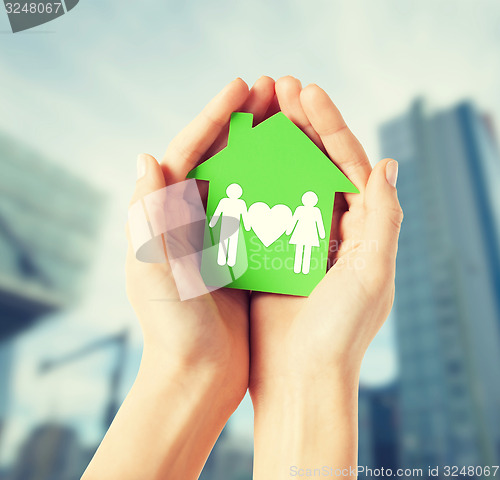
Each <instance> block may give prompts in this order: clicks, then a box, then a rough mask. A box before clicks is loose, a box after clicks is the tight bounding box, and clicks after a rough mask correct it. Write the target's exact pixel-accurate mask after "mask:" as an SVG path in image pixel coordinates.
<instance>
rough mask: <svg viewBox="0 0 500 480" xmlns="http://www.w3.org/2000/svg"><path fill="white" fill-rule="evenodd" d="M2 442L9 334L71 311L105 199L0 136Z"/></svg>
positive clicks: (60, 170) (28, 151) (10, 350)
mask: <svg viewBox="0 0 500 480" xmlns="http://www.w3.org/2000/svg"><path fill="white" fill-rule="evenodd" d="M0 196H1V201H0V436H1V429H2V423H3V420H4V418H5V414H6V409H7V408H8V395H9V377H10V366H11V360H12V355H13V354H14V352H13V348H12V345H11V343H10V342H11V339H12V337H13V335H15V334H17V333H19V332H21V331H23V330H24V329H26V328H28V327H29V326H30V325H32V324H33V323H35V322H36V321H37V320H38V319H40V318H41V317H42V316H43V315H45V314H47V313H50V312H53V311H55V310H58V309H60V308H62V307H64V306H67V305H70V304H71V302H73V301H74V300H75V299H76V297H77V293H78V291H79V289H80V287H81V273H82V270H83V268H84V267H85V266H86V265H87V263H88V259H89V258H90V257H91V254H92V246H93V241H94V238H95V234H96V230H97V227H98V219H99V217H100V215H99V212H100V210H101V208H102V202H103V197H102V195H101V194H100V193H98V192H96V191H94V190H93V189H92V188H90V187H89V186H87V184H86V183H84V182H82V181H81V180H79V179H78V178H76V177H75V176H73V175H71V174H70V173H68V172H67V171H65V170H64V169H62V168H61V167H58V166H56V165H53V164H51V163H49V162H48V161H47V160H46V159H45V158H43V157H42V156H40V155H39V154H37V153H36V152H33V151H31V150H30V149H28V148H26V147H25V146H24V144H23V143H21V142H18V141H14V140H12V139H11V138H8V137H6V136H4V135H1V134H0Z"/></svg>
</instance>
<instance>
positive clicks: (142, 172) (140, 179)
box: [130, 153, 166, 205]
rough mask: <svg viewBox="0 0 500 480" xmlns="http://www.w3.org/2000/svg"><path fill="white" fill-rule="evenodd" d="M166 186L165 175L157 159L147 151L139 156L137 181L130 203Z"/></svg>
mask: <svg viewBox="0 0 500 480" xmlns="http://www.w3.org/2000/svg"><path fill="white" fill-rule="evenodd" d="M165 186H166V183H165V177H164V176H163V172H162V169H161V167H160V165H159V164H158V162H157V161H156V159H155V158H154V157H153V156H151V155H148V154H146V153H141V154H140V155H139V156H138V157H137V181H136V183H135V190H134V193H133V194H132V199H131V200H130V204H131V205H132V204H134V203H135V202H137V201H138V200H140V199H141V198H144V197H145V196H146V195H148V194H149V193H152V192H154V191H156V190H159V189H160V188H163V187H165Z"/></svg>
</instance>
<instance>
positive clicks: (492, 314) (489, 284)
mask: <svg viewBox="0 0 500 480" xmlns="http://www.w3.org/2000/svg"><path fill="white" fill-rule="evenodd" d="M491 131H492V130H491V128H490V127H489V125H488V124H487V123H486V122H484V121H483V117H481V116H480V115H479V114H478V113H477V112H476V111H475V109H474V107H473V106H472V105H471V104H469V103H463V104H460V105H458V106H455V107H453V108H450V109H448V110H445V111H441V112H438V113H433V114H429V113H427V112H426V109H425V107H424V104H423V103H422V101H417V102H415V103H414V104H413V105H412V107H411V108H410V109H409V111H408V112H407V113H405V114H404V115H402V116H400V117H398V118H396V119H394V120H392V121H390V122H387V123H386V124H385V125H383V126H382V128H381V130H380V138H381V145H382V152H383V155H384V156H389V157H394V158H396V159H397V160H398V161H399V165H400V171H399V179H398V191H399V197H400V201H401V205H402V207H403V210H404V212H405V220H404V222H403V226H402V230H401V237H400V243H399V253H398V260H397V273H396V292H397V294H396V303H395V305H396V335H397V343H398V352H399V360H400V375H401V378H400V398H401V401H400V404H401V411H400V415H401V418H400V424H401V430H400V435H401V439H400V443H401V465H403V466H404V467H422V468H426V467H427V465H488V464H489V465H491V464H494V462H495V460H496V461H498V458H499V457H498V456H499V454H500V429H499V428H498V425H500V423H499V422H500V419H499V414H500V380H499V377H498V365H500V333H499V324H500V308H499V302H500V277H499V276H500V262H499V258H500V255H499V248H500V244H499V241H498V240H499V230H498V227H499V225H498V210H496V209H497V207H498V203H497V198H498V194H497V193H496V189H498V186H499V181H500V174H499V168H500V160H499V157H498V152H497V149H496V146H495V142H494V139H493V138H492V135H491Z"/></svg>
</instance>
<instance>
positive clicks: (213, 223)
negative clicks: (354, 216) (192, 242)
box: [188, 112, 358, 296]
mask: <svg viewBox="0 0 500 480" xmlns="http://www.w3.org/2000/svg"><path fill="white" fill-rule="evenodd" d="M252 122H253V115H252V114H250V113H240V112H235V113H233V114H232V115H231V122H230V126H229V138H228V145H227V147H226V148H225V149H223V150H221V151H220V152H219V153H217V154H216V155H214V156H213V157H211V158H209V159H208V160H206V161H205V162H203V163H202V164H201V165H199V166H198V167H196V168H195V169H193V170H192V171H191V172H190V173H189V174H188V177H189V178H196V179H198V180H207V181H208V182H209V191H208V201H207V220H208V222H207V225H206V227H205V234H204V243H203V245H204V250H203V253H202V262H201V274H202V277H203V279H204V281H205V283H206V285H208V286H213V287H217V286H226V287H230V288H240V289H246V290H257V291H262V292H273V293H284V294H290V295H301V296H307V295H309V294H310V293H311V292H312V290H313V289H314V287H315V286H316V285H317V284H318V283H319V281H320V280H321V279H322V278H323V277H324V275H325V273H326V269H327V261H328V248H329V238H330V229H331V221H332V213H333V202H334V198H335V192H351V193H358V190H357V189H356V187H355V186H354V185H353V184H352V183H351V182H350V181H349V180H348V179H347V177H346V176H345V175H344V174H343V173H342V172H341V171H340V170H339V169H338V168H337V167H336V166H335V165H334V164H333V163H332V161H331V160H330V159H329V158H328V157H327V156H326V155H325V154H324V153H323V152H322V151H321V150H320V149H319V148H318V147H317V146H316V145H315V144H314V143H313V142H312V141H311V140H310V139H309V137H307V135H305V134H304V133H303V132H302V131H301V130H300V129H299V128H298V127H297V126H296V125H295V124H294V123H293V122H292V121H291V120H289V119H288V118H287V117H286V116H285V115H284V114H283V113H281V112H280V113H277V114H276V115H274V116H272V117H270V118H269V119H267V120H265V121H264V122H262V123H260V124H259V125H257V126H256V127H253V128H252Z"/></svg>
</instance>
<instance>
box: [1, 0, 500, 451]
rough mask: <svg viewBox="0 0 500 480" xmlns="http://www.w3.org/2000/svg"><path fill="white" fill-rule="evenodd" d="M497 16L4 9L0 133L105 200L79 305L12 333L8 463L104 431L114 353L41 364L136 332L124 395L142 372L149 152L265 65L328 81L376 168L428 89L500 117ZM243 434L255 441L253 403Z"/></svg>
mask: <svg viewBox="0 0 500 480" xmlns="http://www.w3.org/2000/svg"><path fill="white" fill-rule="evenodd" d="M2 8H3V7H2ZM0 10H1V8H0ZM499 24H500V3H498V2H497V1H496V0H489V1H487V0H478V1H476V2H468V1H464V0H462V1H452V0H443V1H442V2H435V1H429V0H421V1H419V2H411V1H409V0H390V1H389V0H378V1H376V2H374V1H371V0H366V1H356V0H353V1H349V2H347V1H332V0H328V1H319V0H309V1H307V2H306V1H298V0H290V1H284V0H278V1H273V2H269V1H264V0H255V1H254V2H252V3H251V4H250V3H248V2H234V1H228V0H223V1H203V2H202V1H193V2H172V1H160V0H157V1H153V0H143V1H141V2H123V1H118V0H109V1H107V2H102V1H97V0H81V1H80V3H79V4H78V6H77V7H76V8H75V9H73V10H72V11H71V12H70V13H68V14H67V15H64V16H63V17H60V18H59V19H57V20H55V21H53V22H51V23H49V24H46V25H44V26H41V27H38V28H36V29H34V30H31V31H27V32H25V33H18V34H15V35H13V34H12V33H9V25H8V21H7V16H6V15H3V13H2V12H1V11H0V44H1V45H0V71H1V75H0V108H1V109H2V110H3V115H0V130H1V131H2V132H4V133H6V134H9V135H11V136H13V137H14V138H17V139H18V140H19V141H21V142H23V143H25V144H26V145H29V146H31V147H32V148H33V149H34V150H36V151H37V152H39V153H41V154H43V155H44V156H45V157H47V158H48V159H50V161H51V162H54V163H59V164H61V165H63V166H64V167H65V168H67V169H68V170H70V171H71V172H74V173H75V174H76V175H78V176H79V177H81V178H82V179H84V180H85V181H86V182H87V183H89V184H90V185H92V186H93V187H94V188H96V189H98V190H99V191H101V192H103V193H104V194H105V196H106V202H105V205H104V207H103V211H102V212H101V215H102V216H103V222H102V228H101V231H100V234H99V237H98V238H97V239H96V250H95V255H94V256H93V258H91V259H89V262H90V263H91V267H90V269H89V272H88V274H87V277H86V287H85V290H84V291H83V292H82V299H81V301H80V302H79V303H78V304H76V305H74V306H73V307H71V308H70V309H69V311H66V312H62V313H59V314H57V315H54V316H52V317H50V318H48V319H46V321H44V322H42V323H40V324H39V326H38V327H37V328H35V329H33V330H31V331H30V332H28V333H26V334H25V335H23V336H22V337H20V338H18V339H17V340H16V342H15V355H16V364H15V371H14V380H13V389H12V390H13V392H12V403H11V421H10V423H9V428H8V433H7V439H6V442H5V443H6V446H7V447H6V448H5V449H4V454H3V455H4V459H8V458H11V457H12V455H13V452H15V450H16V448H17V446H18V445H19V442H20V441H21V440H22V439H23V438H24V436H25V435H26V432H28V431H29V429H30V428H31V426H32V425H33V424H34V423H37V422H40V421H43V420H44V419H47V418H51V419H60V420H64V421H68V422H71V423H72V424H74V425H75V426H77V427H78V429H79V431H80V433H81V435H82V438H83V439H84V441H85V442H87V443H95V442H97V441H98V439H99V436H100V435H101V430H100V424H99V421H100V418H101V417H102V412H103V409H104V405H105V402H106V398H107V390H106V388H107V379H108V375H109V372H110V369H111V368H112V364H113V361H114V354H115V352H114V350H113V349H108V350H103V351H102V352H98V353H95V354H94V355H92V356H91V357H88V358H85V359H82V360H80V361H79V362H77V363H75V364H74V365H72V366H71V368H70V367H67V368H63V369H60V370H59V371H57V372H54V373H53V374H51V375H48V376H46V377H40V376H39V375H38V374H37V365H38V364H39V362H40V360H41V359H43V358H47V356H48V355H49V356H54V355H59V354H61V355H62V354H64V353H66V352H70V351H72V350H73V349H75V348H78V347H79V346H81V345H82V344H84V343H86V342H87V341H89V342H90V341H92V340H93V339H95V338H98V337H101V336H105V335H108V334H112V333H114V332H117V331H119V330H120V329H122V328H123V327H124V326H128V328H130V329H131V331H132V332H133V340H132V344H131V347H130V354H129V357H128V362H127V366H126V380H125V382H124V386H123V390H124V392H125V391H126V390H127V389H128V388H129V387H130V385H131V383H132V382H133V378H134V375H135V373H136V371H137V367H138V362H139V359H140V351H141V336H140V330H139V328H138V326H137V324H136V321H135V318H134V313H133V311H132V310H131V308H130V306H129V304H128V301H127V299H126V296H125V292H124V276H123V259H124V255H125V248H126V241H125V237H124V225H125V221H126V214H127V206H128V201H129V197H130V195H131V192H132V189H133V188H134V182H135V174H136V165H135V162H136V156H137V154H138V153H140V152H147V153H150V154H153V155H155V156H156V157H157V158H160V157H161V156H162V154H163V152H164V151H165V149H166V147H167V145H168V143H169V141H170V140H171V139H172V138H173V137H174V136H175V134H176V133H177V132H178V131H179V130H180V129H181V128H182V127H183V126H184V125H186V124H187V123H188V122H189V121H190V120H191V119H192V118H193V116H194V115H196V114H197V113H198V112H199V111H200V110H201V109H202V108H203V106H204V105H205V104H206V103H207V102H208V100H209V99H210V98H211V97H213V96H214V95H215V94H216V93H217V92H218V91H219V90H220V89H221V88H222V87H223V86H224V85H225V84H226V83H228V82H229V81H231V80H232V79H234V78H236V77H238V76H240V77H242V78H243V79H244V80H245V81H246V82H247V83H248V84H249V85H251V84H252V83H253V82H254V81H255V80H256V79H257V78H258V77H260V76H261V75H263V74H266V75H270V76H272V77H273V78H279V77H280V76H282V75H287V74H291V75H294V76H296V77H298V78H299V79H300V80H301V81H302V82H303V84H304V85H306V84H308V83H311V82H314V83H317V84H319V85H320V86H322V87H323V88H324V89H325V90H326V91H327V92H328V93H329V94H330V96H331V97H332V99H333V100H334V102H335V103H336V104H337V106H338V107H339V109H340V110H341V112H342V113H343V115H344V117H345V119H346V121H347V123H348V124H349V126H350V127H351V129H352V130H353V131H354V133H355V134H356V135H357V136H358V138H359V139H360V141H361V142H362V144H363V145H364V147H365V149H366V151H367V153H368V156H369V158H370V161H371V162H372V163H373V164H374V163H376V162H377V161H378V160H380V152H379V147H378V140H377V130H378V128H379V126H380V124H381V123H383V122H384V121H386V120H388V119H390V118H392V117H394V116H396V115H399V114H400V113H401V112H404V111H405V110H406V109H407V108H408V106H409V104H410V103H411V102H412V100H414V99H415V97H417V96H419V95H422V96H425V97H426V98H427V99H428V101H429V108H430V109H439V108H446V107H447V106H450V105H452V104H453V103H455V102H457V101H459V100H462V99H464V98H466V99H471V100H472V101H474V102H475V103H476V105H477V106H478V108H480V109H482V110H486V111H488V112H490V113H491V114H492V115H493V118H494V119H496V120H497V121H499V122H500V95H499V94H498V91H499V85H500V62H499V61H498V58H499V46H500V29H499V28H498V25H499ZM497 131H498V129H497ZM26 174H27V175H29V172H26ZM393 324H394V318H392V316H391V317H390V319H389V320H388V322H387V323H386V325H385V326H384V327H383V329H382V331H381V332H380V333H379V335H378V336H377V338H376V340H375V342H374V343H373V344H372V346H371V347H370V349H369V351H368V353H367V355H366V357H365V361H364V363H363V371H362V381H363V382H364V383H365V384H372V385H377V384H383V383H386V382H388V381H390V380H391V379H392V378H394V376H395V375H396V371H397V362H396V359H395V350H394V341H393V326H394V325H393ZM55 392H56V393H55ZM89 392H91V393H89ZM231 429H232V432H233V434H234V435H235V436H236V437H239V438H245V439H248V438H250V437H251V430H252V410H251V404H250V402H249V401H248V399H246V400H245V401H244V403H243V405H242V407H241V408H240V410H239V411H238V412H237V413H236V414H235V416H234V418H233V419H232V423H231Z"/></svg>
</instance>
